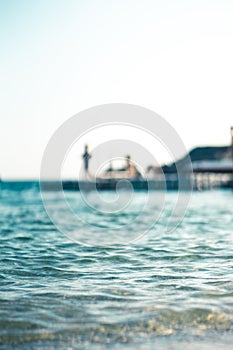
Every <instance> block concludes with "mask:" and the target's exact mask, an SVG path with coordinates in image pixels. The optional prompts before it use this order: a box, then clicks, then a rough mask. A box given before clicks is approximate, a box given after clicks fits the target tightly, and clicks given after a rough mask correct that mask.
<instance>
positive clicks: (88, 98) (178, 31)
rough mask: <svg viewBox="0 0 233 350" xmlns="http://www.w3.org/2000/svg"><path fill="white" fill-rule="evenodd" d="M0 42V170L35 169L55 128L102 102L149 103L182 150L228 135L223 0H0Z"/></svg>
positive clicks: (229, 47) (31, 174)
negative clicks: (172, 130) (177, 138)
mask: <svg viewBox="0 0 233 350" xmlns="http://www.w3.org/2000/svg"><path fill="white" fill-rule="evenodd" d="M0 45H1V55H0V115H1V128H0V174H1V177H2V178H3V179H8V178H37V177H38V176H39V173H40V164H41V159H42V156H43V152H44V149H45V147H46V145H47V143H48V141H49V139H50V137H51V136H52V135H53V133H54V132H55V130H56V129H57V128H58V127H59V126H60V125H62V123H64V122H65V121H66V120H67V119H68V118H70V117H71V116H73V115H75V114H76V113H78V112H80V111H82V110H84V109H87V108H90V107H92V106H95V105H101V104H106V103H130V104H136V105H140V106H142V107H146V108H149V109H151V110H153V111H155V112H156V113H158V114H159V115H161V116H162V117H163V118H165V119H166V120H167V121H168V122H169V123H170V124H171V125H172V126H173V127H174V128H175V129H176V131H177V132H178V134H179V135H180V137H181V138H182V140H183V142H184V144H185V146H186V148H187V149H188V150H190V149H191V148H193V147H195V146H199V145H225V144H228V143H229V142H230V131H229V130H230V126H231V125H233V99H232V96H233V64H232V62H233V2H232V0H218V1H217V0H195V1H193V0H189V1H187V0H143V1H142V0H98V1H95V0H83V1H79V0H69V1H65V0H34V1H30V0H8V1H5V0H0ZM109 135H110V136H109V138H110V139H111V137H112V136H113V135H114V130H112V131H110V132H109ZM92 140H93V138H92V136H91V137H90V135H89V137H88V135H87V137H86V139H83V140H82V141H83V143H84V142H89V144H90V147H92V145H91V141H92ZM93 143H95V142H93ZM77 149H80V150H81V145H80V146H79V148H77ZM158 149H159V147H158ZM155 152H156V150H155ZM157 153H159V154H158V158H159V160H160V162H166V161H168V160H169V159H168V156H167V154H166V152H162V151H161V152H158V151H157ZM120 156H122V155H120ZM77 158H78V162H81V160H80V159H81V157H79V156H78V157H77ZM79 158H80V159H79ZM70 171H71V170H70ZM66 175H67V176H69V166H68V168H67V170H66Z"/></svg>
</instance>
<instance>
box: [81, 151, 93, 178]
mask: <svg viewBox="0 0 233 350" xmlns="http://www.w3.org/2000/svg"><path fill="white" fill-rule="evenodd" d="M82 158H83V162H84V171H85V175H86V177H87V176H88V175H90V174H89V160H90V159H91V154H90V153H89V151H88V145H85V147H84V153H83V155H82Z"/></svg>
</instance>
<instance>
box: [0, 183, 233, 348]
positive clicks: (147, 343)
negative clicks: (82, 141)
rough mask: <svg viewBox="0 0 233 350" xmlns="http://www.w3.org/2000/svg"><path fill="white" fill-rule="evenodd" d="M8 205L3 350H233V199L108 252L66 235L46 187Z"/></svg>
mask: <svg viewBox="0 0 233 350" xmlns="http://www.w3.org/2000/svg"><path fill="white" fill-rule="evenodd" d="M155 193H156V192H155ZM112 195H113V194H111V193H109V194H106V196H109V197H110V198H111V196H112ZM175 195H176V194H175V192H168V193H167V194H166V198H167V199H166V203H165V210H166V205H167V206H169V203H171V202H172V201H173V199H174V197H175ZM52 196H53V199H54V200H53V203H54V204H53V206H54V211H55V212H57V213H58V217H62V220H63V221H66V217H64V215H63V216H62V212H61V208H60V206H59V200H56V198H58V197H59V194H58V193H56V192H54V193H52ZM79 196H80V194H79V193H78V192H74V193H70V194H68V197H69V199H70V200H71V201H72V202H73V203H75V201H76V200H77V201H79V200H80V197H79ZM143 196H146V194H144V193H143V192H139V193H135V198H136V202H137V198H138V201H141V200H142V199H143ZM0 200H1V201H0V208H1V216H0V229H1V236H0V238H1V255H0V348H1V349H106V348H108V349H115V348H116V349H180V348H181V347H184V348H185V349H232V344H233V206H232V204H233V193H232V192H231V191H203V192H194V193H193V195H192V198H191V201H190V204H189V208H188V209H187V211H186V214H185V217H184V219H183V221H182V222H181V224H180V225H179V227H178V228H177V229H176V230H174V231H173V232H171V233H169V232H167V231H166V230H163V224H164V225H165V222H164V223H163V218H161V219H160V222H159V223H158V224H156V225H155V226H154V227H153V228H152V229H151V230H150V231H149V232H147V233H146V234H145V235H144V236H143V238H142V239H141V240H137V241H136V242H134V243H128V244H112V245H111V244H108V245H104V244H103V245H101V244H99V245H98V246H97V245H94V244H93V245H83V244H80V243H77V242H75V241H74V240H71V239H70V238H69V237H67V236H66V235H65V234H63V233H62V232H60V231H59V230H58V229H57V227H56V226H55V225H54V223H53V222H51V220H50V218H49V217H48V215H47V213H46V211H45V209H44V206H43V204H42V200H41V196H40V191H39V187H38V184H36V183H35V184H32V183H30V185H28V186H27V185H25V184H24V186H21V185H20V184H17V183H15V184H14V185H12V184H9V185H5V186H4V187H2V190H1V199H0ZM128 215H130V214H128ZM147 215H148V213H147ZM150 215H151V216H153V215H154V212H151V213H150ZM107 218H108V215H105V216H102V218H101V220H102V224H104V221H106V224H107V225H108V219H107ZM142 219H143V218H142ZM117 220H123V221H124V216H123V213H122V217H121V213H118V214H117ZM127 227H128V225H125V226H122V228H121V233H124V234H125V235H126V236H127V234H128V232H127ZM86 230H87V229H86ZM89 230H90V231H91V233H92V235H93V237H94V238H95V240H97V241H98V237H96V235H99V234H100V233H99V231H98V230H96V226H95V225H93V226H91V225H90V227H89ZM124 230H125V231H124ZM105 232H106V225H105ZM89 233H90V232H89ZM99 242H100V243H101V239H100V241H99Z"/></svg>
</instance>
